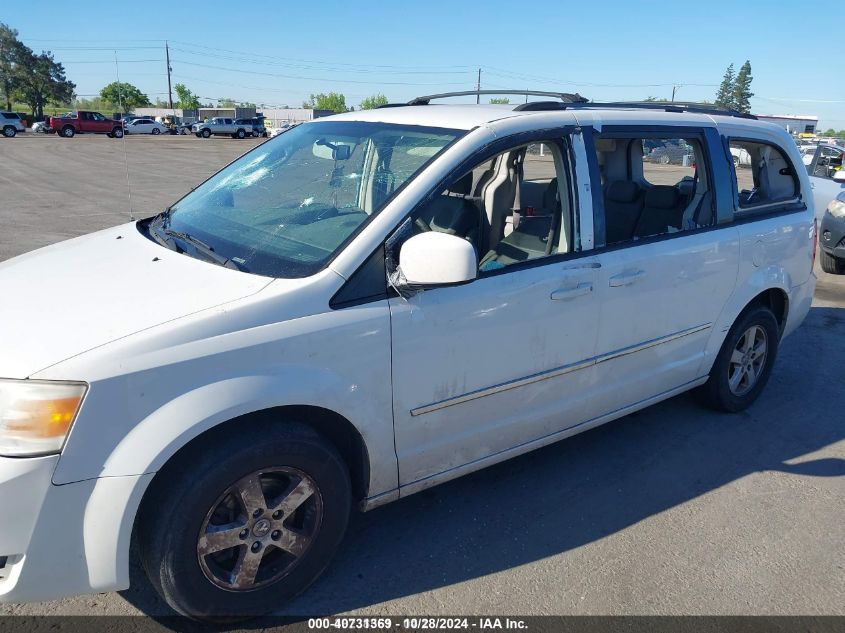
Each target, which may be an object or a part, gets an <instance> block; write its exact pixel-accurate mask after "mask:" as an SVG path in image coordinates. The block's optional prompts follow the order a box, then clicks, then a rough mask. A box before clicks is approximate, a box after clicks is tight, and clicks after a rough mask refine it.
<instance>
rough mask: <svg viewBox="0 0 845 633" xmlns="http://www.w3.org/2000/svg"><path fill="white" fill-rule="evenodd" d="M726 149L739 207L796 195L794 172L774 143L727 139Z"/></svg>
mask: <svg viewBox="0 0 845 633" xmlns="http://www.w3.org/2000/svg"><path fill="white" fill-rule="evenodd" d="M730 151H731V157H732V159H733V163H734V170H733V171H734V173H735V175H736V188H737V192H738V202H739V208H740V210H742V209H750V208H753V207H758V206H762V205H770V204H775V203H778V202H786V201H789V200H793V199H794V198H795V197H796V196H797V195H798V179H797V175H796V174H795V172H794V171H793V167H792V165H791V163H790V162H789V160H787V158H786V156H785V155H784V154H783V152H782V151H781V150H780V149H778V148H777V147H775V146H774V145H769V144H768V143H761V142H757V141H746V140H741V139H731V141H730Z"/></svg>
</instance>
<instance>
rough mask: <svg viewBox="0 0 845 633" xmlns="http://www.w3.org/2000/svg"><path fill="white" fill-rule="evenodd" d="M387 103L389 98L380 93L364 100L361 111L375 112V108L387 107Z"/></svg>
mask: <svg viewBox="0 0 845 633" xmlns="http://www.w3.org/2000/svg"><path fill="white" fill-rule="evenodd" d="M387 103H388V102H387V97H385V96H384V95H383V94H381V93H378V94H374V95H372V96H370V97H367V98H366V99H364V100H363V101H362V102H361V109H362V110H373V109H375V108H378V107H379V106H383V105H387Z"/></svg>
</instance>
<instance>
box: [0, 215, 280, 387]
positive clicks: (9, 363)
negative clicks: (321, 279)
mask: <svg viewBox="0 0 845 633" xmlns="http://www.w3.org/2000/svg"><path fill="white" fill-rule="evenodd" d="M270 281H272V280H270V279H268V278H266V277H259V276H256V275H250V274H247V273H242V272H238V271H236V270H231V269H228V268H223V267H221V266H217V265H214V264H210V263H208V262H204V261H201V260H197V259H193V258H191V257H188V256H186V255H180V254H178V253H176V252H174V251H171V250H168V249H166V248H164V247H162V246H159V245H158V244H156V243H154V242H152V241H150V240H148V239H147V238H146V237H144V236H143V235H141V233H140V232H139V231H138V229H137V227H136V226H135V224H134V223H133V224H126V225H123V226H118V227H115V228H112V229H106V230H105V231H100V232H98V233H92V234H90V235H86V236H83V237H79V238H76V239H72V240H68V241H66V242H61V243H59V244H54V245H53V246H48V247H47V248H42V249H40V250H37V251H33V252H31V253H28V254H26V255H21V256H20V257H15V258H13V259H10V260H8V261H6V262H3V263H0V378H26V377H28V376H30V375H32V374H34V373H36V372H38V371H40V370H42V369H45V368H47V367H49V366H51V365H54V364H55V363H58V362H61V361H63V360H66V359H68V358H70V357H71V356H75V355H77V354H81V353H82V352H86V351H88V350H90V349H93V348H95V347H99V346H100V345H104V344H106V343H109V342H111V341H114V340H116V339H119V338H122V337H125V336H129V335H130V334H134V333H135V332H139V331H141V330H144V329H147V328H150V327H153V326H155V325H159V324H161V323H164V322H166V321H170V320H173V319H178V318H179V317H183V316H186V315H188V314H192V313H194V312H199V311H200V310H206V309H208V308H213V307H215V306H218V305H221V304H224V303H229V302H231V301H235V300H237V299H241V298H243V297H246V296H248V295H251V294H254V293H256V292H258V291H259V290H261V289H262V288H264V287H265V286H266V285H267V284H268V283H270Z"/></svg>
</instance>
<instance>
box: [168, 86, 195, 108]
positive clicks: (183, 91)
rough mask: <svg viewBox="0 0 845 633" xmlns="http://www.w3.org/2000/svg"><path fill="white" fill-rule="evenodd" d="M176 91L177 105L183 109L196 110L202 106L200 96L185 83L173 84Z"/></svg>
mask: <svg viewBox="0 0 845 633" xmlns="http://www.w3.org/2000/svg"><path fill="white" fill-rule="evenodd" d="M173 90H175V91H176V99H177V101H176V104H175V105H176V107H177V108H181V109H183V110H196V109H197V108H199V107H200V98H199V97H198V96H197V95H195V94H194V93H193V92H191V91H190V90H188V87H187V86H186V85H185V84H176V85H175V86H173Z"/></svg>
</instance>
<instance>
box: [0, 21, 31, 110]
mask: <svg viewBox="0 0 845 633" xmlns="http://www.w3.org/2000/svg"><path fill="white" fill-rule="evenodd" d="M31 54H32V51H31V50H29V48H27V47H26V46H24V44H23V43H21V41H20V40H19V39H18V32H17V31H16V30H15V29H13V28H11V27H10V26H8V25H6V24H4V23H2V22H0V92H2V93H3V99H4V100H5V102H6V109H7V110H11V109H12V96H13V95H14V93H15V92H16V91H17V90H18V89H19V88H20V87H21V84H22V81H23V75H24V74H25V70H26V61H27V59H28V56H29V55H31Z"/></svg>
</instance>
